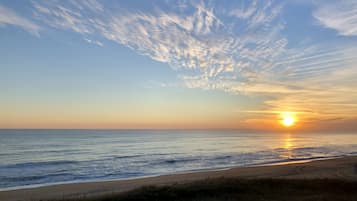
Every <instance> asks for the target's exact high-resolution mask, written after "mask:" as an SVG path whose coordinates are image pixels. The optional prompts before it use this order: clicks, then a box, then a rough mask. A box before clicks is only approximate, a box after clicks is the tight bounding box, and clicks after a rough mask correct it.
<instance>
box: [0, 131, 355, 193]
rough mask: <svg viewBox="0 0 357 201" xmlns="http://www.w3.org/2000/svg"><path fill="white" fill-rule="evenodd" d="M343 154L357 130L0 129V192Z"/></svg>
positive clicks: (349, 149)
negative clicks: (278, 131) (291, 131)
mask: <svg viewBox="0 0 357 201" xmlns="http://www.w3.org/2000/svg"><path fill="white" fill-rule="evenodd" d="M348 155H357V134H355V133H336V134H332V133H309V134H308V133H263V132H248V131H238V130H209V131H208V130H0V190H6V189H17V188H24V187H31V186H39V185H50V184H56V183H71V182H84V181H101V180H112V179H129V178H137V177H146V176H154V175H162V174H170V173H179V172H191V171H200V170H215V169H227V168H231V167H240V166H253V165H264V164H274V163H282V162H295V161H302V160H318V159H325V158H333V157H340V156H348Z"/></svg>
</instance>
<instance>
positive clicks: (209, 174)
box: [0, 156, 357, 201]
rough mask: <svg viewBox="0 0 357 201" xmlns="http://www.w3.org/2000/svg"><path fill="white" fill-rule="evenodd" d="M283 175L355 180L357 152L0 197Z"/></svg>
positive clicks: (30, 198) (13, 199) (12, 200)
mask: <svg viewBox="0 0 357 201" xmlns="http://www.w3.org/2000/svg"><path fill="white" fill-rule="evenodd" d="M219 177H226V178H245V179H257V178H283V179H290V178H294V179H315V178H331V179H344V180H357V156H351V157H344V158H335V159H327V160H318V161H311V162H304V163H293V164H279V165H267V166H256V167H240V168H232V169H229V170H217V171H202V172H194V173H183V174H171V175H162V176H155V177H147V178H139V179H130V180H114V181H98V182H85V183H72V184H59V185H52V186H43V187H36V188H28V189H18V190H9V191H1V192H0V200H1V201H20V200H21V201H36V200H49V199H63V198H78V197H90V196H98V195H104V194H113V193H120V192H124V191H128V190H132V189H135V188H138V187H142V186H147V185H170V184H175V183H185V182H192V181H197V180H202V179H206V178H219Z"/></svg>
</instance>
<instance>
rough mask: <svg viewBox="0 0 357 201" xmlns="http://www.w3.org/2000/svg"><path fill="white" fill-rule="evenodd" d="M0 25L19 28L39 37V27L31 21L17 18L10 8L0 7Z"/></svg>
mask: <svg viewBox="0 0 357 201" xmlns="http://www.w3.org/2000/svg"><path fill="white" fill-rule="evenodd" d="M0 25H12V26H17V27H20V28H22V29H24V30H26V31H28V32H30V33H31V34H34V35H36V36H39V31H40V27H39V26H38V25H37V24H35V23H33V22H32V21H30V20H28V19H26V18H24V17H21V16H19V15H18V14H16V13H15V12H14V11H13V10H11V9H10V8H7V7H4V6H2V5H0Z"/></svg>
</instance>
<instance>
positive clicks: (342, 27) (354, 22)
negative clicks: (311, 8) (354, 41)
mask: <svg viewBox="0 0 357 201" xmlns="http://www.w3.org/2000/svg"><path fill="white" fill-rule="evenodd" d="M313 16H314V17H315V18H316V19H317V20H318V21H319V22H320V23H321V25H323V26H325V27H327V28H331V29H334V30H336V31H337V32H338V34H340V35H343V36H357V2H356V1H354V0H344V1H322V2H321V1H320V2H319V3H318V5H317V9H316V10H315V12H314V13H313Z"/></svg>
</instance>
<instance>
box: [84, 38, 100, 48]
mask: <svg viewBox="0 0 357 201" xmlns="http://www.w3.org/2000/svg"><path fill="white" fill-rule="evenodd" d="M83 40H84V41H86V42H87V43H89V44H93V45H98V46H101V47H103V46H104V45H103V43H102V42H100V41H97V40H91V39H88V38H83Z"/></svg>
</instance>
